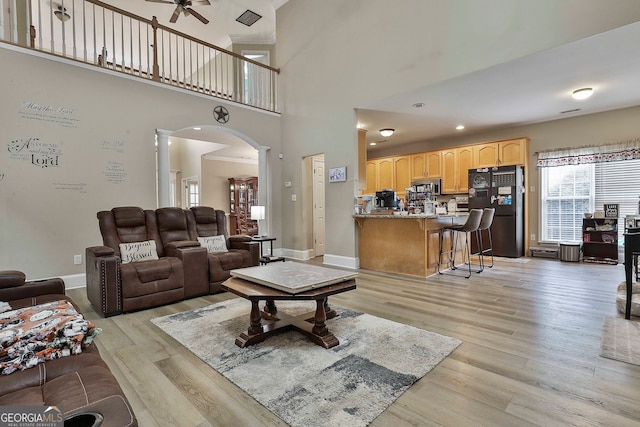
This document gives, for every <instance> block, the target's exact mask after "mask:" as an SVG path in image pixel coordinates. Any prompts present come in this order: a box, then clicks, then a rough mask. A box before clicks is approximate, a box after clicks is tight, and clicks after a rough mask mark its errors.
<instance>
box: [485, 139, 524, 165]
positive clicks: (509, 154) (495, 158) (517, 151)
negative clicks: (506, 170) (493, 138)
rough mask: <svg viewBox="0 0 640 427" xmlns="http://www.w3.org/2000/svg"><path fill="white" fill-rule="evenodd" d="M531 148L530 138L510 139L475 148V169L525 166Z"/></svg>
mask: <svg viewBox="0 0 640 427" xmlns="http://www.w3.org/2000/svg"><path fill="white" fill-rule="evenodd" d="M528 148H529V139H528V138H519V139H510V140H506V141H499V142H490V143H488V144H480V145H474V146H473V163H474V167H477V168H487V167H493V166H506V165H521V166H522V165H524V164H525V161H526V156H527V152H528Z"/></svg>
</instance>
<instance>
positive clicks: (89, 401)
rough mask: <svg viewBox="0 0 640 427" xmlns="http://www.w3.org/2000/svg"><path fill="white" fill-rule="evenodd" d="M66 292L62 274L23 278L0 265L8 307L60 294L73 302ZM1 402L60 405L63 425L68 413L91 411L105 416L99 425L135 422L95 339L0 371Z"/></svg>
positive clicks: (0, 291) (0, 297) (0, 296)
mask: <svg viewBox="0 0 640 427" xmlns="http://www.w3.org/2000/svg"><path fill="white" fill-rule="evenodd" d="M64 293H65V289H64V282H63V281H62V279H59V278H56V279H48V280H41V281H33V282H25V275H24V273H22V272H20V271H0V301H5V302H8V303H9V304H10V305H11V308H12V309H18V308H23V307H30V306H33V305H38V304H42V303H46V302H52V301H59V300H68V301H70V302H71V303H72V304H74V303H73V301H71V300H70V299H69V298H68V297H67V296H66V295H65V294H64ZM74 306H75V304H74ZM76 309H77V307H76ZM78 311H79V310H78ZM98 339H100V336H99V335H98ZM0 405H1V406H61V407H62V408H63V409H64V416H65V420H66V421H65V425H67V422H69V423H71V419H73V420H74V422H76V423H78V420H80V419H81V418H82V417H91V416H92V415H91V414H97V415H96V416H97V417H98V418H103V420H102V423H101V424H100V425H101V426H102V427H107V426H114V427H116V426H117V427H122V426H137V425H138V422H137V420H136V417H135V415H134V413H133V410H132V409H131V405H130V404H129V401H128V400H127V398H126V397H125V395H124V393H123V391H122V389H121V388H120V386H119V385H118V383H117V381H116V379H115V378H114V377H113V375H112V374H111V371H110V370H109V367H108V366H107V365H106V363H105V362H104V361H103V360H102V358H101V357H100V353H99V351H98V348H97V347H96V345H95V344H91V345H89V346H88V347H86V348H85V349H84V350H83V352H82V353H81V354H77V355H72V356H67V357H62V358H60V359H55V360H49V361H46V362H44V363H40V364H39V365H36V366H35V367H33V368H29V369H25V370H23V371H16V372H14V373H12V374H10V375H0ZM78 425H91V424H89V423H85V422H82V423H80V424H78Z"/></svg>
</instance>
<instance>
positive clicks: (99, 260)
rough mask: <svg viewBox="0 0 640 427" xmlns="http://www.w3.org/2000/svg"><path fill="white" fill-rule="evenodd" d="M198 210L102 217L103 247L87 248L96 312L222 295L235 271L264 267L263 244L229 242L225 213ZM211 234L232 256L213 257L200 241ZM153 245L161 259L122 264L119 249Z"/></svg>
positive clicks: (132, 210)
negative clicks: (221, 237)
mask: <svg viewBox="0 0 640 427" xmlns="http://www.w3.org/2000/svg"><path fill="white" fill-rule="evenodd" d="M193 209H195V211H193V210H187V209H180V208H161V209H157V210H155V211H153V210H143V209H141V208H139V207H117V208H113V209H111V210H110V211H101V212H98V214H97V216H98V224H99V226H100V232H101V234H102V240H103V244H104V246H94V247H89V248H87V249H86V273H87V297H88V299H89V301H90V302H91V304H93V306H94V307H95V308H96V311H98V312H99V313H101V314H102V315H103V316H112V315H115V314H120V313H123V312H128V311H135V310H141V309H145V308H151V307H157V306H160V305H165V304H170V303H173V302H176V301H180V300H182V299H184V298H192V297H196V296H200V295H206V294H209V293H215V292H220V291H221V289H220V284H221V283H222V282H223V281H224V280H226V279H227V278H228V277H229V276H230V274H229V271H230V270H231V269H233V268H242V267H250V266H254V265H258V264H259V245H258V243H256V242H252V241H251V237H249V236H232V237H231V238H230V237H229V236H228V234H227V231H226V225H225V224H226V219H225V214H224V212H223V211H216V210H214V209H213V208H205V207H199V208H193ZM194 212H199V215H196V214H195V213H194ZM196 218H199V219H196ZM211 235H224V236H225V237H226V239H227V247H228V248H229V252H228V253H225V254H208V253H207V250H206V248H203V247H201V246H200V243H199V242H198V240H197V238H198V236H211ZM149 240H153V241H154V242H155V246H156V249H157V253H158V257H159V259H158V260H147V261H139V262H130V263H126V264H123V263H122V262H121V253H120V244H122V243H134V242H143V241H149Z"/></svg>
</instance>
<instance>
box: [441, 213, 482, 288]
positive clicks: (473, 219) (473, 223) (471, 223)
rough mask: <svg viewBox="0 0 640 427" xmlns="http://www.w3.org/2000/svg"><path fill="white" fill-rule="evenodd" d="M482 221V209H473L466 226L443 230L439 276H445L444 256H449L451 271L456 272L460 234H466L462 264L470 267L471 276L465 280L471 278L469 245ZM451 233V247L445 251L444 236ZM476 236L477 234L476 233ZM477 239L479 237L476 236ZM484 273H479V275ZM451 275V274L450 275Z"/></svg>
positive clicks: (453, 226)
mask: <svg viewBox="0 0 640 427" xmlns="http://www.w3.org/2000/svg"><path fill="white" fill-rule="evenodd" d="M481 219H482V209H471V211H469V217H468V218H467V221H466V222H465V223H464V224H454V225H448V226H446V227H443V228H442V231H441V232H440V254H439V255H438V267H437V271H438V274H444V272H442V271H440V266H441V264H442V256H443V255H445V254H446V255H447V256H448V257H449V271H452V270H456V269H457V267H456V265H455V264H456V251H457V249H458V233H464V251H463V253H462V262H463V263H464V264H466V265H468V266H469V274H467V275H466V276H465V278H467V279H468V278H469V277H471V245H470V243H469V236H470V235H471V233H474V232H475V231H476V230H477V229H478V227H479V226H480V220H481ZM447 231H448V232H449V234H450V236H451V247H450V249H449V250H446V251H445V250H444V234H445V232H447ZM474 234H475V233H474ZM476 239H477V235H476ZM465 259H466V260H465ZM480 271H482V270H479V271H477V272H478V273H479V272H480ZM449 274H451V273H449Z"/></svg>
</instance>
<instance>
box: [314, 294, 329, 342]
mask: <svg viewBox="0 0 640 427" xmlns="http://www.w3.org/2000/svg"><path fill="white" fill-rule="evenodd" d="M326 300H327V299H326V298H323V299H317V300H316V315H315V317H314V318H313V329H312V330H311V332H313V333H314V334H316V335H320V336H323V335H327V334H328V333H329V330H328V329H327V324H326V323H325V321H326V320H327V313H326V312H325V311H324V307H325V302H326Z"/></svg>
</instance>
